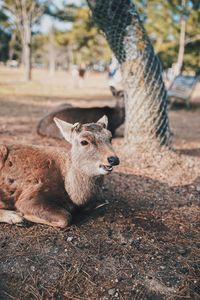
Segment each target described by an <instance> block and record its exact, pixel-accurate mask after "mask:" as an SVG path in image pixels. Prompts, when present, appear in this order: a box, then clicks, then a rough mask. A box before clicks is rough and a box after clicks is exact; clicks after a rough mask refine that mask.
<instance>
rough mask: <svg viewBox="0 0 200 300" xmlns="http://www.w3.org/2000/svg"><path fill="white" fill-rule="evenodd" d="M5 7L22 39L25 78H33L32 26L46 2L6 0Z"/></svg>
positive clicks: (41, 12)
mask: <svg viewBox="0 0 200 300" xmlns="http://www.w3.org/2000/svg"><path fill="white" fill-rule="evenodd" d="M3 8H4V9H5V10H7V11H9V12H10V13H11V14H12V17H13V19H14V22H15V25H16V27H17V28H18V30H19V32H20V36H21V41H22V50H23V63H24V67H25V80H30V79H31V41H32V26H33V24H35V22H36V21H37V20H38V19H39V18H40V17H41V16H42V14H43V12H44V3H43V2H41V1H37V0H4V1H3Z"/></svg>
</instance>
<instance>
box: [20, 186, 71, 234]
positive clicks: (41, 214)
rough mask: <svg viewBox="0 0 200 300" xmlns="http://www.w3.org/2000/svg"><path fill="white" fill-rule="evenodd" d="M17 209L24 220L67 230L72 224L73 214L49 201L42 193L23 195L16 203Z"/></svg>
mask: <svg viewBox="0 0 200 300" xmlns="http://www.w3.org/2000/svg"><path fill="white" fill-rule="evenodd" d="M15 206H16V209H17V210H18V211H19V212H21V213H22V214H23V218H24V219H26V220H28V221H31V222H34V223H39V224H45V225H49V226H53V227H59V228H65V227H67V226H68V225H69V224H70V223H71V214H70V213H69V212H68V211H67V210H66V209H64V208H59V207H57V206H56V204H55V203H51V202H49V201H48V196H47V195H45V196H44V195H43V194H42V192H40V191H32V192H31V193H27V191H26V192H25V193H23V194H22V195H21V196H20V198H19V199H18V201H17V202H16V205H15Z"/></svg>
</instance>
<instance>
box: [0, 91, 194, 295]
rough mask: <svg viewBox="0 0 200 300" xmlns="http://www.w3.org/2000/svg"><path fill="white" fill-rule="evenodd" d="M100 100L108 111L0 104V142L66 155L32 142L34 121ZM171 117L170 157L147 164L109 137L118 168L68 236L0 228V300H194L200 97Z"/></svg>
mask: <svg viewBox="0 0 200 300" xmlns="http://www.w3.org/2000/svg"><path fill="white" fill-rule="evenodd" d="M199 91H200V89H199ZM197 94H198V93H196V95H197ZM100 98H101V99H102V102H101V105H102V103H103V104H110V103H113V102H112V100H111V97H110V96H109V95H108V96H105V95H103V94H102V96H101V97H100V96H99V95H94V96H93V97H92V99H91V97H90V96H89V95H88V96H87V97H86V98H85V100H84V101H83V100H80V99H81V98H80V96H79V97H77V98H76V97H74V98H73V100H71V99H67V98H63V99H60V98H59V101H55V99H53V98H51V97H48V96H41V97H39V96H32V95H28V96H26V95H20V96H17V95H12V93H10V94H7V95H5V94H3V95H0V142H1V143H29V144H37V145H57V146H58V147H60V146H64V145H65V142H64V141H57V140H53V139H47V138H42V137H40V136H38V135H37V134H36V124H37V122H38V120H39V119H40V118H41V117H42V116H43V115H44V114H45V113H46V112H47V110H48V109H49V108H52V107H53V106H56V105H57V104H58V102H59V104H60V102H67V101H70V102H71V103H72V102H74V103H76V105H78V104H80V105H93V104H94V105H95V104H99V99H100ZM87 100H90V101H87ZM88 103H89V104H88ZM169 115H170V122H171V128H172V131H173V134H174V135H173V148H174V150H173V151H170V152H168V151H161V152H160V153H159V154H157V155H156V156H153V157H152V156H151V157H148V156H147V155H145V153H136V152H134V151H132V150H131V149H129V150H127V147H126V148H124V146H123V138H120V137H118V138H115V139H114V141H113V143H114V146H115V148H116V150H117V153H118V154H119V156H120V158H121V165H120V166H119V167H118V168H117V169H116V171H115V172H114V173H113V174H111V175H110V176H108V177H106V179H105V184H104V188H103V193H104V197H103V199H102V201H101V202H100V203H96V204H95V205H93V207H89V208H88V209H87V210H85V211H84V212H81V213H80V214H78V215H75V216H74V218H73V224H72V226H71V227H69V228H67V229H65V230H57V229H53V228H50V227H47V226H44V225H37V224H31V223H27V225H26V226H23V227H20V226H11V225H6V224H0V227H1V230H0V299H1V300H7V299H15V300H18V299H20V300H25V299H27V300H30V299H38V300H39V299H56V300H57V299H69V300H70V299H72V300H88V299H102V300H103V299H105V300H107V299H125V300H126V299H130V300H132V299H137V300H141V299H145V300H150V299H152V300H162V299H175V300H181V299H200V281H199V278H200V260H199V258H200V234H199V227H200V210H199V203H200V97H198V95H197V96H195V97H193V98H192V107H191V109H190V110H187V109H186V108H185V107H184V105H183V106H178V107H174V108H173V110H171V111H170V113H169Z"/></svg>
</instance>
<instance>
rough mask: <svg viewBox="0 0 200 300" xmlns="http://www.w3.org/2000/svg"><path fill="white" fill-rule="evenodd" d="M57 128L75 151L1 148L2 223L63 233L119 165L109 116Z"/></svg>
mask: <svg viewBox="0 0 200 300" xmlns="http://www.w3.org/2000/svg"><path fill="white" fill-rule="evenodd" d="M55 123H56V125H57V126H58V128H59V129H60V131H61V134H62V135H63V137H64V138H65V140H66V141H68V142H69V143H70V144H71V147H70V149H67V144H66V149H65V148H55V147H36V146H27V145H14V146H5V145H2V146H0V222H6V223H13V224H14V223H20V222H23V219H26V220H29V221H32V222H35V223H41V224H46V225H50V226H53V227H61V228H64V227H66V226H68V225H69V224H70V221H71V214H72V213H73V212H74V211H75V210H76V209H77V208H80V207H83V206H85V205H86V204H87V203H88V202H89V201H91V200H93V199H95V198H96V196H97V195H98V193H99V192H100V190H101V185H102V183H103V176H104V175H107V174H110V173H111V172H112V170H113V166H116V165H118V164H119V158H118V157H117V156H116V154H115V152H114V150H113V148H112V145H111V138H112V135H111V133H110V131H108V130H107V125H108V119H107V117H106V116H104V117H102V118H101V119H100V120H99V121H97V123H89V124H81V123H75V124H74V125H72V124H70V123H67V122H64V121H62V120H59V119H55ZM68 147H69V146H68Z"/></svg>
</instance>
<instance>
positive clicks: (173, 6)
mask: <svg viewBox="0 0 200 300" xmlns="http://www.w3.org/2000/svg"><path fill="white" fill-rule="evenodd" d="M184 2H185V4H184ZM135 3H136V4H137V7H138V8H139V12H140V15H141V16H142V17H143V19H144V25H145V28H146V30H147V32H148V35H149V37H150V39H151V41H152V43H153V45H154V49H155V51H156V53H158V56H159V57H160V58H161V61H162V64H163V66H164V68H169V67H171V66H172V64H174V63H177V61H178V60H179V61H180V58H179V59H178V53H179V49H180V48H181V50H180V53H182V54H183V51H184V50H185V56H184V69H186V70H194V71H195V70H197V69H199V68H200V63H199V61H200V54H199V53H198V45H199V41H200V34H199V8H200V2H199V1H198V0H169V1H165V0H160V1H157V0H151V1H147V0H143V1H140V0H135ZM181 28H182V30H181ZM181 31H182V34H180V33H181ZM184 32H185V33H184ZM184 35H185V38H184ZM180 36H182V38H181V40H185V43H184V42H182V46H181V47H180ZM183 44H184V45H183ZM182 57H183V55H182ZM198 57H199V58H198ZM181 64H182V63H181Z"/></svg>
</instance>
